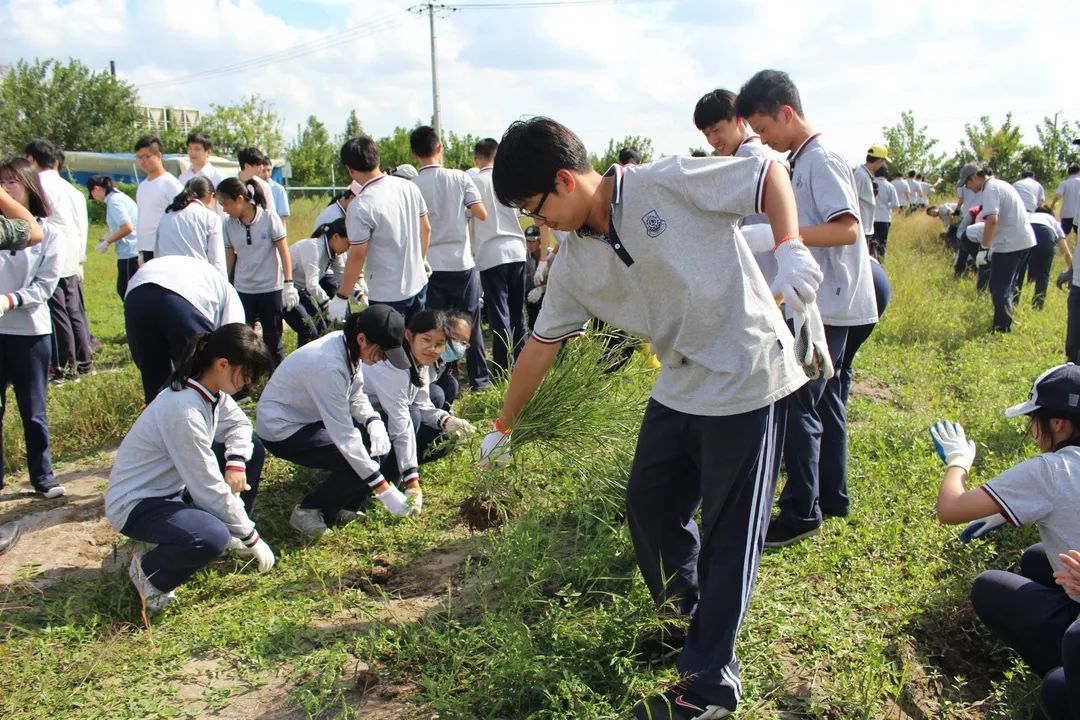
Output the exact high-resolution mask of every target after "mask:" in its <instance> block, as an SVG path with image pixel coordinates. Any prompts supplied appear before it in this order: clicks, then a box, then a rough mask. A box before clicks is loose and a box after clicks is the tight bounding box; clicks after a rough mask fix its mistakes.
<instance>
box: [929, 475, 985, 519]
mask: <svg viewBox="0 0 1080 720" xmlns="http://www.w3.org/2000/svg"><path fill="white" fill-rule="evenodd" d="M967 476H968V474H967V471H966V470H964V469H963V468H960V467H956V466H952V467H949V468H946V470H945V479H944V480H942V481H941V490H939V491H938V498H937V515H938V521H939V522H943V523H945V524H946V525H956V524H959V523H965V522H971V521H972V520H978V519H979V518H983V517H986V516H987V515H993V514H994V513H999V512H1001V508H1000V507H998V504H997V503H996V502H994V500H993V498H991V497H990V495H989V493H986V492H984V491H983V490H982V489H981V488H973V489H971V490H966V489H965V488H964V480H966V479H967Z"/></svg>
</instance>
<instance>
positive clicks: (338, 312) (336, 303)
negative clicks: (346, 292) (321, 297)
mask: <svg viewBox="0 0 1080 720" xmlns="http://www.w3.org/2000/svg"><path fill="white" fill-rule="evenodd" d="M326 312H327V314H328V315H329V316H330V320H332V321H339V322H341V321H344V320H345V316H346V315H348V314H349V301H348V300H346V299H345V298H343V297H338V296H337V295H335V296H334V297H332V298H330V305H329V306H328V307H327V308H326Z"/></svg>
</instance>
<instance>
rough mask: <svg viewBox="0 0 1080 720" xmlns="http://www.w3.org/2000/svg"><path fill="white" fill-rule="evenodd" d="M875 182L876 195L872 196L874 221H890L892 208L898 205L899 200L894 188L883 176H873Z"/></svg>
mask: <svg viewBox="0 0 1080 720" xmlns="http://www.w3.org/2000/svg"><path fill="white" fill-rule="evenodd" d="M875 180H876V182H877V187H878V191H877V197H876V198H874V222H879V223H891V222H892V209H893V208H898V207H900V200H899V198H897V197H896V188H894V187H893V184H892V183H891V182H889V181H888V180H887V179H885V178H883V177H879V178H875Z"/></svg>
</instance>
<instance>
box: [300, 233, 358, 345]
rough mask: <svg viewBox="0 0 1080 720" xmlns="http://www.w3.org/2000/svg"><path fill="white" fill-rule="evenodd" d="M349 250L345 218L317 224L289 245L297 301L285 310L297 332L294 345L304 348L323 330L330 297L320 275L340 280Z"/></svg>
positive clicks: (323, 331) (325, 325) (324, 329)
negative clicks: (308, 234) (298, 297)
mask: <svg viewBox="0 0 1080 720" xmlns="http://www.w3.org/2000/svg"><path fill="white" fill-rule="evenodd" d="M348 250H349V236H348V234H347V233H346V231H345V219H344V218H338V219H337V220H334V221H333V222H329V223H325V224H323V225H320V226H319V227H317V228H316V229H315V234H314V235H313V236H312V237H310V238H308V239H306V240H301V241H299V242H297V243H296V244H294V245H293V246H292V247H290V248H289V257H290V258H292V276H293V277H294V278H295V279H296V280H295V284H296V286H297V292H298V293H299V295H300V304H299V305H297V306H296V308H294V309H293V310H289V311H286V312H285V322H287V323H289V327H291V328H292V329H293V330H295V331H296V345H297V347H303V346H304V345H306V344H307V343H309V342H311V341H312V340H314V339H315V338H317V337H319V336H320V335H322V334H323V333H325V332H326V329H327V317H326V308H327V306H328V305H329V304H330V296H329V295H328V294H327V291H326V289H325V288H324V287H323V278H324V277H325V276H327V275H330V276H332V277H336V278H337V279H338V280H340V279H341V275H342V273H344V272H345V253H346V252H348ZM334 292H336V290H335V291H334ZM358 299H359V298H358Z"/></svg>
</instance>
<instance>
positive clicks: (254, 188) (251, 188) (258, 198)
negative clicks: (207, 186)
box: [217, 177, 266, 210]
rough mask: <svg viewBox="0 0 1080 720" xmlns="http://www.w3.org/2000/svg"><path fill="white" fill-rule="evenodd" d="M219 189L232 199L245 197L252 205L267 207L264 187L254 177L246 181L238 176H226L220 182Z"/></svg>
mask: <svg viewBox="0 0 1080 720" xmlns="http://www.w3.org/2000/svg"><path fill="white" fill-rule="evenodd" d="M217 191H218V192H219V193H220V194H222V195H225V196H226V197H228V198H230V199H232V200H237V199H239V198H244V199H245V200H247V201H248V202H249V203H251V204H252V205H257V206H259V207H261V208H262V209H263V210H265V209H266V196H265V195H263V191H262V188H261V187H259V183H257V182H256V181H255V180H254V179H250V178H249V179H248V181H247V182H244V181H243V180H241V179H240V178H237V177H231V178H225V179H224V180H222V181H221V182H220V183H218V186H217Z"/></svg>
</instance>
